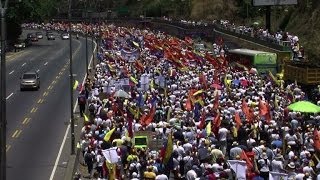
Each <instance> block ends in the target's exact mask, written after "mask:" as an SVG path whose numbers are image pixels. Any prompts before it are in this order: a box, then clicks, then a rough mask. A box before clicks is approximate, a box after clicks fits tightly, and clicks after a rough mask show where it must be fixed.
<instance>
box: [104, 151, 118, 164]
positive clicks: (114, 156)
mask: <svg viewBox="0 0 320 180" xmlns="http://www.w3.org/2000/svg"><path fill="white" fill-rule="evenodd" d="M102 154H103V156H104V157H105V158H106V161H107V162H109V163H111V164H115V163H118V161H119V158H118V153H117V148H116V147H113V148H110V149H105V150H102Z"/></svg>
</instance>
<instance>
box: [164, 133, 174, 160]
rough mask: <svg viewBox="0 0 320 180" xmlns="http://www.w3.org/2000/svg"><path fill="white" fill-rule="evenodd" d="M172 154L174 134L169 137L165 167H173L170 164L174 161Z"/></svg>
mask: <svg viewBox="0 0 320 180" xmlns="http://www.w3.org/2000/svg"><path fill="white" fill-rule="evenodd" d="M172 153H173V139H172V134H170V135H169V137H168V141H167V145H166V146H165V155H164V157H163V164H164V165H165V166H170V165H172V164H171V163H170V162H171V161H172Z"/></svg>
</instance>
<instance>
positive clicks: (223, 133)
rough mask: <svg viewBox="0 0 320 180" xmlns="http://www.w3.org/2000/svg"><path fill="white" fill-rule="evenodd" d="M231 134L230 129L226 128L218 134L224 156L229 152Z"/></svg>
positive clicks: (221, 129)
mask: <svg viewBox="0 0 320 180" xmlns="http://www.w3.org/2000/svg"><path fill="white" fill-rule="evenodd" d="M229 133H230V131H229V130H228V129H226V128H225V127H222V128H220V129H219V131H218V134H219V141H220V143H221V144H220V147H221V151H222V153H223V154H226V152H227V136H228V134H229Z"/></svg>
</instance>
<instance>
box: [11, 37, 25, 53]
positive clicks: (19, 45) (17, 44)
mask: <svg viewBox="0 0 320 180" xmlns="http://www.w3.org/2000/svg"><path fill="white" fill-rule="evenodd" d="M13 47H14V51H15V52H16V51H19V50H21V49H23V48H25V47H26V43H25V41H24V40H21V39H18V40H17V41H16V42H15V43H14V44H13Z"/></svg>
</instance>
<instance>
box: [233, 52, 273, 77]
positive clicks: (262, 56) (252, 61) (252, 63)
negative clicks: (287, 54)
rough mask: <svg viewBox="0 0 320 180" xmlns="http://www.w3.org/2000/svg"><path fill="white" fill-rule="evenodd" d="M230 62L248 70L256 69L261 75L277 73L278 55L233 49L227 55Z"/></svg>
mask: <svg viewBox="0 0 320 180" xmlns="http://www.w3.org/2000/svg"><path fill="white" fill-rule="evenodd" d="M227 59H228V62H229V63H230V64H231V65H232V64H237V66H242V67H246V68H248V69H251V68H256V69H257V71H258V72H259V73H260V74H268V72H269V71H270V72H271V73H273V74H276V73H277V70H278V65H277V54H276V53H272V52H264V51H256V50H251V49H231V50H229V51H228V53H227Z"/></svg>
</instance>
